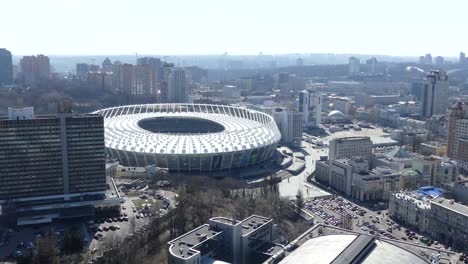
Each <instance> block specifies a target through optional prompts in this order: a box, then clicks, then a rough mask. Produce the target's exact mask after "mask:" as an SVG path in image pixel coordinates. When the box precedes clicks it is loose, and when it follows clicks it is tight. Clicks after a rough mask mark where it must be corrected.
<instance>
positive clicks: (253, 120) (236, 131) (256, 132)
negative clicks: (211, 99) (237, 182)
mask: <svg viewBox="0 0 468 264" xmlns="http://www.w3.org/2000/svg"><path fill="white" fill-rule="evenodd" d="M95 113H97V114H101V115H103V116H104V129H105V145H106V147H107V148H112V149H118V150H124V151H132V152H136V153H149V154H210V153H221V152H233V151H242V150H246V149H247V150H248V149H255V148H259V147H263V146H269V145H271V144H275V143H277V142H278V141H279V140H280V139H281V134H280V132H279V130H278V127H277V126H276V123H275V121H274V119H273V118H272V117H271V116H269V115H267V114H265V113H261V112H258V111H254V110H251V109H246V108H240V107H233V106H226V105H208V104H145V105H129V106H120V107H112V108H106V109H102V110H98V111H96V112H95ZM155 118H189V119H205V120H209V121H212V122H215V123H217V124H219V125H221V126H223V127H224V129H223V130H222V131H218V132H211V133H158V132H151V131H149V130H146V129H143V128H142V127H141V126H140V124H141V123H139V122H140V121H142V120H149V119H155Z"/></svg>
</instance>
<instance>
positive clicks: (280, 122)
mask: <svg viewBox="0 0 468 264" xmlns="http://www.w3.org/2000/svg"><path fill="white" fill-rule="evenodd" d="M273 118H274V119H275V121H276V125H277V126H278V129H279V130H280V133H281V141H282V142H283V143H286V144H291V145H292V146H294V147H300V146H301V141H302V131H303V120H302V119H303V113H301V112H298V111H297V110H292V109H283V108H276V109H275V110H274V111H273Z"/></svg>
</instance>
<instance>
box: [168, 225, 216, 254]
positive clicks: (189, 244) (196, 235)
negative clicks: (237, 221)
mask: <svg viewBox="0 0 468 264" xmlns="http://www.w3.org/2000/svg"><path fill="white" fill-rule="evenodd" d="M218 234H221V232H219V231H215V230H213V229H212V228H211V227H210V226H209V225H208V224H205V225H202V226H200V227H198V228H196V229H194V230H192V231H190V232H188V233H185V234H183V235H182V236H180V237H178V238H176V239H174V240H172V241H170V242H169V244H171V247H170V249H169V251H170V253H171V254H173V255H175V256H177V257H179V258H190V257H191V256H193V255H194V254H196V253H197V252H198V250H197V249H196V248H195V247H196V246H197V245H199V244H201V243H204V242H205V241H208V240H209V239H212V238H213V237H215V236H217V235H218Z"/></svg>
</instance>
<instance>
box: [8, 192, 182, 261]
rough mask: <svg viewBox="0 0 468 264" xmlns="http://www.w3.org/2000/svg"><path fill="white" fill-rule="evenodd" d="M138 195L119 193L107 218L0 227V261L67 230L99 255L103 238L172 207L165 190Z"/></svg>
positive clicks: (27, 251) (171, 197)
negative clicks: (116, 207) (77, 233)
mask: <svg viewBox="0 0 468 264" xmlns="http://www.w3.org/2000/svg"><path fill="white" fill-rule="evenodd" d="M137 193H138V195H137V196H131V197H127V196H126V195H125V193H123V192H120V191H119V194H120V196H121V197H122V198H121V204H120V205H119V207H120V210H117V211H116V212H117V213H115V214H114V213H113V214H112V215H109V216H106V217H102V216H101V217H99V218H98V217H95V218H82V219H76V220H62V221H56V222H53V223H51V224H40V225H33V226H23V227H16V228H13V229H4V230H1V232H0V235H1V237H0V238H1V240H0V242H1V244H0V261H1V260H2V259H3V260H8V259H10V260H11V259H12V258H11V257H15V256H21V255H29V254H31V252H32V249H33V247H34V241H35V240H36V239H38V238H40V237H44V236H46V235H52V236H53V237H54V238H56V239H57V240H58V241H61V240H62V239H63V236H64V234H65V232H66V231H67V230H76V231H78V232H79V233H80V234H81V236H82V239H83V242H84V244H85V245H84V246H85V248H88V249H89V250H90V252H91V254H93V255H94V254H95V255H98V254H101V251H102V246H103V245H104V244H105V243H106V241H109V240H114V239H123V238H125V237H126V236H127V235H131V234H132V233H133V232H135V231H136V230H138V229H139V228H141V227H143V226H144V225H145V224H147V223H148V222H149V218H150V217H151V216H154V215H155V214H160V215H163V214H165V213H166V212H167V210H169V209H170V208H173V207H175V204H176V200H175V199H176V197H177V195H176V194H175V193H173V192H170V191H166V190H157V191H142V192H137Z"/></svg>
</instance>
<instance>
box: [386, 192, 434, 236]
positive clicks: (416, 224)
mask: <svg viewBox="0 0 468 264" xmlns="http://www.w3.org/2000/svg"><path fill="white" fill-rule="evenodd" d="M430 209H431V204H430V200H429V199H428V198H424V197H422V196H421V195H420V194H418V193H417V192H398V193H392V194H391V195H390V199H389V203H388V214H389V216H390V217H391V218H393V219H396V220H398V221H399V222H401V223H403V224H405V225H408V226H411V227H413V228H416V229H418V230H419V231H420V232H427V230H428V226H429V223H428V221H429V220H428V216H429V211H430Z"/></svg>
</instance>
